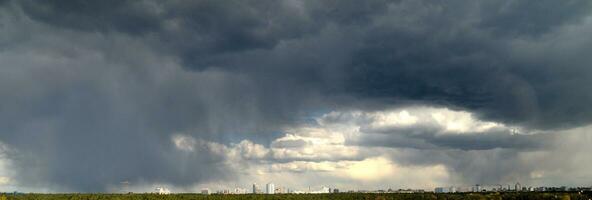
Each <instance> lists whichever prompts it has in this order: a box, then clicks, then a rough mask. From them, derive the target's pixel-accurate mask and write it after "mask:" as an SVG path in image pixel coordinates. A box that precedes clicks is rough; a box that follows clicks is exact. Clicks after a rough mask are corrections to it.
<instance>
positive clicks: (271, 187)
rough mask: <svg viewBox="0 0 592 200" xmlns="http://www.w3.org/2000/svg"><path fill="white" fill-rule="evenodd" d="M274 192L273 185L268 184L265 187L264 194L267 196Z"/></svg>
mask: <svg viewBox="0 0 592 200" xmlns="http://www.w3.org/2000/svg"><path fill="white" fill-rule="evenodd" d="M274 192H275V185H273V183H268V184H267V185H266V186H265V193H267V194H273V193H274Z"/></svg>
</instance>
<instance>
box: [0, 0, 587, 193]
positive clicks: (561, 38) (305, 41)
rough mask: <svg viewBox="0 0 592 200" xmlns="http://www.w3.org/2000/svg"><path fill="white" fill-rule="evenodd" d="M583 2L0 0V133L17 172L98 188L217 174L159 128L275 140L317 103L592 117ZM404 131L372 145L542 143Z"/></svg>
mask: <svg viewBox="0 0 592 200" xmlns="http://www.w3.org/2000/svg"><path fill="white" fill-rule="evenodd" d="M590 4H592V2H590V1H586V0H568V1H553V0H543V1H541V0H538V1H534V0H533V1H511V0H507V1H495V2H478V1H460V0H457V1H454V0H453V1H446V2H444V1H437V2H434V1H363V2H359V1H322V2H317V1H68V2H64V1H0V5H2V8H1V9H0V16H1V17H0V28H1V29H2V30H3V31H2V32H0V37H1V38H0V45H1V46H0V48H1V49H0V62H1V65H2V67H1V68H0V72H1V73H0V76H1V77H2V78H1V79H0V83H1V84H0V95H1V96H2V97H3V98H2V99H1V100H0V101H1V104H0V105H1V106H0V120H1V122H0V124H1V126H0V127H2V128H0V140H1V141H2V142H4V143H6V144H7V145H8V146H10V147H12V148H15V149H17V150H18V151H19V152H20V153H19V156H17V157H15V158H14V159H15V160H16V163H17V164H18V165H19V166H22V167H19V169H21V170H20V171H19V172H18V173H19V175H21V176H19V177H20V178H17V179H18V181H20V182H21V183H22V184H23V185H33V184H36V183H40V182H44V183H46V185H52V184H55V185H59V186H63V187H65V188H70V189H72V190H79V191H93V190H102V189H104V187H105V185H106V184H113V183H118V182H120V181H124V180H130V181H132V182H133V181H139V180H145V181H149V182H160V181H161V182H169V183H172V184H175V185H186V184H189V183H192V182H200V181H206V180H212V179H223V178H225V177H224V176H223V175H222V174H224V173H225V172H224V173H223V172H221V171H225V169H224V166H223V161H224V156H222V155H218V154H216V153H215V151H213V150H210V149H207V148H205V149H199V150H198V151H196V152H194V154H187V153H186V152H185V153H183V152H181V153H180V152H178V149H176V148H175V147H174V145H173V144H172V143H171V135H173V134H177V133H183V134H187V135H191V136H193V137H195V138H200V139H206V140H213V141H218V142H222V143H227V142H229V141H236V140H238V139H242V138H250V139H252V140H254V141H270V140H271V139H272V138H270V137H271V136H272V132H273V131H277V130H278V129H280V128H281V127H283V126H284V125H287V124H292V123H294V122H296V121H298V120H301V119H302V117H306V116H308V115H310V114H313V113H315V112H318V110H321V109H323V110H327V109H329V110H338V109H350V108H357V109H382V108H387V107H392V106H398V105H402V104H403V103H412V104H430V105H441V106H447V107H451V108H459V109H467V110H470V111H472V112H475V113H476V114H477V115H479V117H481V118H483V119H490V120H495V121H501V122H506V123H510V124H516V125H523V126H526V127H527V128H532V129H545V128H550V129H561V128H568V127H573V126H579V125H583V124H587V123H589V122H590V120H592V106H591V105H590V104H589V102H590V100H592V93H590V92H589V91H590V89H591V88H590V86H589V85H592V83H591V81H590V79H589V77H591V75H592V70H590V69H589V67H588V65H589V63H590V62H591V60H590V57H589V56H588V55H587V54H586V53H582V52H589V51H590V50H591V49H590V46H591V44H592V42H591V41H590V39H588V37H587V34H588V33H589V30H590V28H589V27H590V22H587V21H586V17H588V16H589V13H590V9H591V8H592V6H591V5H590ZM179 65H180V66H181V67H178V66H179ZM403 135H404V137H403V136H401V137H403V138H400V140H401V141H402V142H401V143H400V144H394V142H396V141H398V140H399V139H395V138H390V136H389V138H385V140H383V141H384V142H386V144H382V145H385V146H387V145H409V144H414V143H415V142H417V143H418V144H417V145H415V146H420V147H423V145H427V146H428V147H433V146H436V147H446V148H450V149H462V150H471V149H480V150H483V149H489V150H488V152H489V151H491V152H509V151H510V150H507V149H496V148H516V149H520V146H525V147H526V148H534V147H537V148H538V147H540V145H541V144H540V143H538V144H537V142H535V141H533V140H536V139H532V138H533V137H534V136H532V137H531V136H514V135H508V134H506V133H487V134H485V135H483V136H480V137H476V136H475V137H471V136H435V135H432V134H411V133H409V134H403ZM292 145H298V144H292ZM468 153H473V154H477V153H474V152H471V151H467V152H465V153H464V154H468ZM508 154H511V153H508ZM503 155H504V154H498V153H491V156H492V158H495V159H501V158H502V157H503ZM442 159H448V160H446V161H442V162H443V163H446V164H447V165H462V162H460V161H459V162H455V159H458V157H457V156H454V157H446V156H444V157H443V158H442ZM463 161H465V162H470V159H468V158H467V159H466V160H463ZM508 168H509V167H508ZM459 169H460V167H459ZM503 169H506V168H503ZM459 171H462V170H459ZM518 171H520V170H518ZM89 172H90V173H89ZM92 172H95V173H92ZM193 172H194V173H193ZM188 174H190V175H188ZM484 177H485V175H484ZM40 180H41V181H40ZM44 186H45V185H44ZM44 186H40V187H44Z"/></svg>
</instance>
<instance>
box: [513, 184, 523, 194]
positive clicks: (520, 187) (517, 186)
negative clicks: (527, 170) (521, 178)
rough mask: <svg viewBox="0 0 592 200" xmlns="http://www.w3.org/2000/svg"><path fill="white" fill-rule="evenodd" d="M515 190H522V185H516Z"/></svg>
mask: <svg viewBox="0 0 592 200" xmlns="http://www.w3.org/2000/svg"><path fill="white" fill-rule="evenodd" d="M514 190H516V192H518V191H520V190H522V186H521V185H520V183H516V185H514Z"/></svg>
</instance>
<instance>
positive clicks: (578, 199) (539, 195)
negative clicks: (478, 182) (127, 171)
mask: <svg viewBox="0 0 592 200" xmlns="http://www.w3.org/2000/svg"><path fill="white" fill-rule="evenodd" d="M29 199H35V200H58V199H68V200H101V199H115V200H152V199H154V200H190V199H197V200H200V199H208V200H250V199H252V200H256V199H277V200H284V199H285V200H300V199H302V200H313V199H314V200H317V199H319V200H323V199H344V200H353V199H367V200H381V199H385V200H387V199H392V200H399V199H401V200H403V199H409V200H413V199H434V200H464V199H475V200H481V199H496V200H499V199H516V200H518V199H541V200H546V199H561V200H567V199H572V200H589V199H592V194H590V193H585V194H579V193H544V192H536V193H535V192H530V193H459V194H433V193H424V194H396V193H390V194H368V193H340V194H276V195H264V194H260V195H252V194H244V195H223V194H214V195H201V194H171V195H157V194H3V195H2V196H0V200H29Z"/></svg>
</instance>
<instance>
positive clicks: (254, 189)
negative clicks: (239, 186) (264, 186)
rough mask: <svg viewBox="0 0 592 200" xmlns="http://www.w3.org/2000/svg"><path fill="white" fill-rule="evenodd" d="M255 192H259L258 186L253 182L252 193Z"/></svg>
mask: <svg viewBox="0 0 592 200" xmlns="http://www.w3.org/2000/svg"><path fill="white" fill-rule="evenodd" d="M257 193H259V186H257V183H253V194H257Z"/></svg>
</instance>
